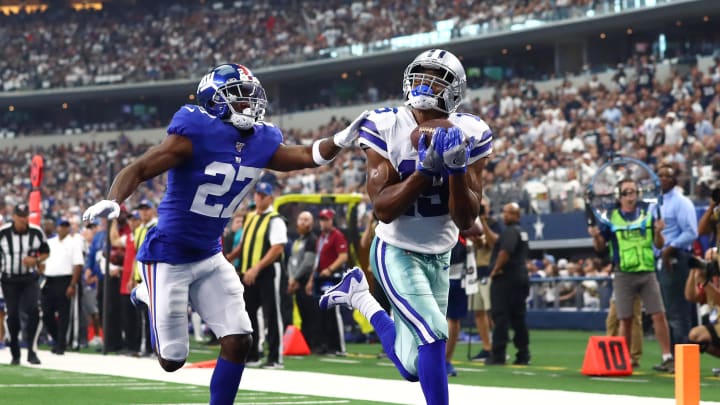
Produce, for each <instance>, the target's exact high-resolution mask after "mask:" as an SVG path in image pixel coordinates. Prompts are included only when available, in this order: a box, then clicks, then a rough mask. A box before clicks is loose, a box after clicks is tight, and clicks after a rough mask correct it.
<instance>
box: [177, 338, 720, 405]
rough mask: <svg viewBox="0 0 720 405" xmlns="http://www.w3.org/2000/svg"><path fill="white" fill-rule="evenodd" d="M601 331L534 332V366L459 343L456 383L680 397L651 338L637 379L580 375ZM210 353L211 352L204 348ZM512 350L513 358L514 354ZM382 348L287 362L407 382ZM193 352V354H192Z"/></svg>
mask: <svg viewBox="0 0 720 405" xmlns="http://www.w3.org/2000/svg"><path fill="white" fill-rule="evenodd" d="M601 334H602V333H601V332H588V331H564V330H562V331H561V330H553V331H549V330H533V331H530V351H531V353H532V362H531V365H529V366H485V365H483V364H481V363H476V362H471V361H469V360H468V359H467V351H468V350H467V343H464V342H461V343H458V346H457V348H456V349H455V355H454V357H453V359H454V360H453V364H454V365H455V367H456V368H457V369H458V376H457V377H450V383H451V384H464V385H477V386H488V387H511V388H538V389H555V390H563V391H576V392H593V393H605V394H619V395H635V396H646V397H661V398H673V397H674V395H675V388H674V381H675V380H674V376H673V375H671V374H666V373H658V372H656V371H654V370H653V369H652V366H653V365H654V364H657V363H659V362H660V350H659V346H658V344H657V342H655V341H654V340H652V339H646V340H645V342H644V346H643V356H642V358H641V359H640V368H639V369H636V370H635V371H634V373H633V375H632V376H628V377H615V378H602V377H594V378H591V377H587V376H584V375H582V374H581V373H580V369H581V368H582V363H583V359H584V357H585V349H586V346H587V341H588V338H589V337H590V336H592V335H601ZM198 348H199V349H200V350H203V349H205V350H207V349H208V348H207V347H205V348H200V347H198ZM512 349H513V348H512V345H511V346H510V347H509V348H508V353H509V354H513V352H512ZM479 350H480V345H479V344H475V345H474V346H471V348H470V352H471V355H474V354H475V353H477V352H478V351H479ZM380 351H381V348H380V345H379V344H349V345H348V356H347V357H346V358H336V357H327V356H314V355H313V356H304V357H290V358H286V360H285V369H286V370H302V371H320V372H324V373H330V374H338V375H350V376H358V377H374V378H386V379H397V380H401V377H400V376H399V374H398V373H397V371H396V370H395V368H394V367H393V366H392V363H391V362H390V361H389V360H387V359H378V358H377V354H378V353H380ZM191 352H192V350H191ZM215 357H216V350H213V351H212V353H199V352H195V353H192V354H191V356H190V358H191V360H190V361H202V360H208V359H211V358H215ZM700 359H701V364H700V372H701V381H700V382H701V399H702V400H704V401H720V378H717V377H713V375H712V373H711V368H712V367H720V359H717V358H714V357H711V356H709V355H705V354H704V355H702V356H701V358H700Z"/></svg>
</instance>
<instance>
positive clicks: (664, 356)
mask: <svg viewBox="0 0 720 405" xmlns="http://www.w3.org/2000/svg"><path fill="white" fill-rule="evenodd" d="M672 358H673V356H672V354H671V353H665V354H663V355H662V361H665V360H671V359H672Z"/></svg>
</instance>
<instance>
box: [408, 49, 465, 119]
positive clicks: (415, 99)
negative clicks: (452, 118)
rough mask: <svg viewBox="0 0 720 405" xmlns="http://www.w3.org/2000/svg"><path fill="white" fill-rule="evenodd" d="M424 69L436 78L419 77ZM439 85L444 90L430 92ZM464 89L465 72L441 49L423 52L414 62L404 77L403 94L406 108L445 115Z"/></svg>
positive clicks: (455, 104)
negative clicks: (437, 72)
mask: <svg viewBox="0 0 720 405" xmlns="http://www.w3.org/2000/svg"><path fill="white" fill-rule="evenodd" d="M423 69H433V70H437V71H439V72H440V74H439V75H436V74H429V73H421V71H422V70H423ZM437 85H441V86H442V87H443V90H441V91H439V92H437V94H435V92H434V91H433V87H437ZM466 89H467V79H466V77H465V68H463V65H462V63H460V60H458V58H457V57H456V56H455V55H453V54H452V53H450V52H448V51H445V50H442V49H430V50H427V51H424V52H423V53H421V54H420V55H418V56H417V57H416V58H415V60H413V61H412V62H411V63H410V64H409V65H408V66H407V68H405V74H404V75H403V93H405V99H406V100H407V101H406V102H405V104H407V105H409V106H411V107H413V108H417V109H419V110H438V111H442V112H444V113H446V114H450V113H452V112H454V111H455V110H456V109H457V108H458V106H459V105H460V103H461V102H462V99H463V97H465V90H466Z"/></svg>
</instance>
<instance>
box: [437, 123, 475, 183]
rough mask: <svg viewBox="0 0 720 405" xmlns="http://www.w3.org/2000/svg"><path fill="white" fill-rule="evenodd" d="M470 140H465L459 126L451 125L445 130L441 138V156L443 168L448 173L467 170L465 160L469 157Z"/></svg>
mask: <svg viewBox="0 0 720 405" xmlns="http://www.w3.org/2000/svg"><path fill="white" fill-rule="evenodd" d="M470 145H472V139H471V142H465V137H464V136H463V132H462V130H461V129H460V128H457V127H452V128H449V129H448V130H447V135H446V136H445V137H444V138H443V145H442V152H441V155H442V158H443V164H444V166H445V170H447V172H448V173H450V174H461V173H465V172H466V171H467V162H468V160H469V159H470Z"/></svg>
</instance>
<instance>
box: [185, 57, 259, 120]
mask: <svg viewBox="0 0 720 405" xmlns="http://www.w3.org/2000/svg"><path fill="white" fill-rule="evenodd" d="M197 102H198V104H199V105H200V106H202V107H203V108H204V109H205V110H206V111H207V112H209V113H210V114H212V115H214V116H216V117H218V118H220V119H222V120H224V121H227V122H230V123H231V124H232V125H233V126H235V127H236V128H238V129H242V130H247V129H250V128H252V127H253V125H254V124H255V122H257V121H262V119H263V116H264V115H265V107H267V97H266V96H265V89H263V87H262V85H261V84H260V80H258V79H257V77H255V76H254V75H253V74H252V72H251V71H250V69H248V68H246V67H245V66H243V65H237V64H234V63H227V64H224V65H220V66H218V67H216V68H215V69H213V70H212V71H211V72H210V73H208V74H206V75H205V76H203V78H202V80H200V83H199V84H198V88H197Z"/></svg>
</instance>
